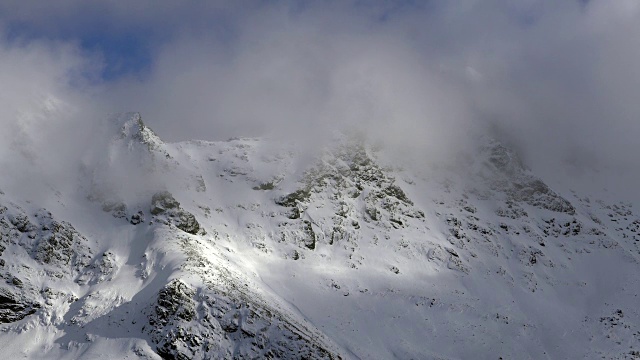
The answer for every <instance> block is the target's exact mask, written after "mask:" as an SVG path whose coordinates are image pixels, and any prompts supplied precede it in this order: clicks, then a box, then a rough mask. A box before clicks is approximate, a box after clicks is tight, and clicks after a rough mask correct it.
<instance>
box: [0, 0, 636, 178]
mask: <svg viewBox="0 0 640 360" xmlns="http://www.w3.org/2000/svg"><path fill="white" fill-rule="evenodd" d="M46 4H47V5H43V4H40V5H37V6H36V5H28V4H24V3H23V2H18V1H5V2H3V3H2V4H0V13H1V14H4V15H2V16H0V22H1V23H2V24H3V26H2V27H3V28H4V29H5V31H4V33H3V36H2V44H1V45H0V78H1V79H2V83H3V86H2V96H0V126H1V128H2V129H3V131H2V133H1V134H0V140H1V144H2V145H0V164H2V166H3V167H5V166H6V167H5V169H10V172H11V173H12V174H15V175H11V178H12V179H13V180H14V181H17V182H24V181H25V179H28V178H29V177H30V176H33V175H34V174H38V173H42V174H45V176H46V177H51V178H52V179H55V180H52V181H53V182H56V183H59V182H65V181H70V180H69V179H67V178H66V177H67V176H69V175H68V174H69V173H70V172H69V169H72V168H73V167H74V166H75V165H76V164H77V163H78V161H79V159H80V158H81V157H82V154H83V153H85V152H86V151H87V150H86V149H87V148H88V147H92V146H94V144H95V143H96V142H99V141H98V139H95V138H93V137H92V135H87V134H94V135H95V136H96V137H98V138H100V137H102V136H103V135H100V134H99V131H98V129H100V128H101V125H100V124H101V122H104V121H105V119H106V118H107V117H108V116H109V114H111V113H116V112H125V111H139V112H141V113H142V115H143V118H144V120H145V122H146V123H147V124H148V125H150V127H151V128H153V129H154V130H155V131H156V132H157V133H158V134H159V135H160V136H161V137H162V138H164V139H166V140H168V141H177V140H187V139H193V138H200V139H207V140H221V139H226V138H228V137H231V136H261V135H270V136H279V137H282V138H283V139H288V138H297V139H309V141H307V142H311V141H320V140H321V139H323V138H326V137H327V136H329V134H330V133H331V131H332V130H333V129H335V128H336V127H342V126H346V127H350V128H357V129H364V130H366V132H367V133H368V134H369V136H371V137H372V138H376V139H377V138H380V139H383V140H384V141H385V142H386V143H387V144H388V146H389V147H392V148H393V147H400V148H407V149H410V150H412V151H416V152H419V153H422V154H424V156H425V157H426V158H436V159H437V158H443V157H445V156H447V155H448V154H451V152H453V151H456V150H458V149H460V148H461V147H464V146H465V145H466V144H467V143H469V141H470V139H471V137H472V135H473V134H476V133H478V132H484V131H490V132H491V133H492V134H493V135H494V136H497V137H499V138H500V139H501V140H502V141H505V142H507V143H509V144H510V145H511V146H514V147H515V148H517V150H518V151H519V152H520V153H521V154H522V155H523V157H524V158H525V161H526V162H527V164H529V166H531V167H532V168H534V169H535V170H536V171H540V172H541V173H546V174H553V173H556V172H564V171H566V170H569V173H570V174H572V175H573V176H586V175H585V174H589V172H590V171H591V169H592V168H595V169H597V170H600V171H601V172H604V173H606V174H607V176H606V177H605V178H606V179H607V182H610V183H609V184H603V186H612V187H621V186H622V187H624V186H628V187H629V188H631V187H632V186H633V184H635V183H636V181H637V180H638V179H640V174H639V171H638V169H640V160H639V159H638V157H637V156H636V154H637V153H639V152H640V142H639V141H637V137H638V135H640V121H639V120H640V103H639V102H638V101H637V100H636V99H635V98H636V97H637V94H638V93H640V68H638V66H637V64H638V63H640V36H637V35H640V4H639V3H637V2H635V1H632V0H623V1H616V2H607V1H604V0H592V1H575V2H562V4H559V3H557V2H552V1H525V2H518V4H517V5H514V4H512V3H510V2H507V1H463V2H456V3H455V4H453V3H450V2H441V1H435V2H430V3H428V4H427V5H415V4H411V3H410V2H386V1H380V2H375V3H372V4H370V5H363V4H362V3H360V2H352V3H346V2H332V3H320V2H314V1H308V2H307V1H300V2H288V3H285V2H269V3H264V2H255V3H253V4H252V5H251V6H244V7H242V6H239V5H234V6H228V5H226V4H223V3H221V2H220V3H210V4H209V5H185V6H182V7H179V8H178V7H175V6H174V5H171V2H168V1H166V2H162V1H161V2H159V4H158V5H157V6H156V5H155V4H156V2H154V3H153V4H154V6H153V7H151V6H150V4H151V3H150V2H149V3H147V4H146V5H145V2H140V3H137V4H136V5H135V6H126V7H125V6H124V5H118V4H112V3H107V2H93V3H91V4H85V3H84V2H80V1H75V0H67V1H62V0H61V1H51V2H47V3H46ZM54 15H59V16H58V17H56V16H54ZM53 19H59V20H53ZM87 19H93V20H94V21H88V20H87ZM16 24H20V26H16ZM92 24H101V25H105V26H107V29H108V30H109V31H114V32H118V31H121V32H125V33H126V32H127V31H132V32H142V33H145V34H148V37H147V38H148V40H149V48H150V53H151V57H152V62H151V64H150V66H149V68H148V69H147V70H146V71H145V72H143V73H141V74H129V75H125V76H122V77H119V78H117V79H110V80H105V79H101V78H100V76H99V73H100V69H101V68H102V67H103V66H104V58H105V56H104V54H100V53H99V52H95V51H86V49H82V47H81V46H80V43H79V41H78V40H77V39H76V38H74V34H75V33H76V32H80V31H82V30H83V29H86V28H87V27H91V26H92ZM16 29H17V30H16ZM21 29H27V30H29V29H31V30H33V29H36V30H38V31H41V32H46V33H48V34H50V35H49V36H46V37H45V36H31V35H29V34H28V33H29V31H27V30H24V32H21ZM36 32H37V31H36ZM487 129H489V130H487ZM52 149H55V151H51V150H52ZM25 164H32V165H35V166H33V167H29V166H24V165H25ZM18 174H26V175H18Z"/></svg>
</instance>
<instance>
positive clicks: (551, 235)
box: [0, 114, 640, 359]
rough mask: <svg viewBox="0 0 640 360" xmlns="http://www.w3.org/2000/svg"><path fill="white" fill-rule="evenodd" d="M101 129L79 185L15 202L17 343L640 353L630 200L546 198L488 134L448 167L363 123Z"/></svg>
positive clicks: (413, 352)
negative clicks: (284, 131) (289, 132)
mask: <svg viewBox="0 0 640 360" xmlns="http://www.w3.org/2000/svg"><path fill="white" fill-rule="evenodd" d="M107 127H109V128H111V130H110V133H109V134H110V135H109V136H108V138H107V139H106V148H104V149H101V150H100V151H95V152H94V153H90V154H89V155H87V157H86V159H85V161H83V164H79V167H78V169H79V170H78V178H79V180H78V186H77V188H76V189H77V192H76V193H74V194H65V193H55V190H56V189H54V190H52V191H53V192H54V193H55V196H54V197H55V198H56V199H57V201H47V203H46V205H47V207H48V208H47V209H41V207H42V206H43V205H42V204H39V203H38V202H37V200H33V199H32V200H27V199H20V198H14V197H13V195H12V194H11V193H8V192H7V193H0V253H1V254H0V267H1V269H2V271H1V272H0V274H1V275H2V277H3V279H4V280H5V282H4V283H3V284H2V285H0V323H1V324H0V330H1V332H0V346H1V347H2V349H3V354H7V356H14V357H17V358H25V357H26V358H34V359H40V358H68V359H77V358H87V359H94V358H105V359H112V358H138V357H140V358H149V359H156V358H166V359H192V358H195V359H210V358H214V359H215V358H238V359H240V358H292V359H294V358H313V359H338V358H343V359H358V358H361V359H393V358H399V359H456V358H494V359H498V358H500V357H502V358H518V359H527V358H531V359H539V358H549V359H556V358H576V359H577V358H595V357H604V358H634V357H636V358H637V357H640V352H639V351H640V318H639V316H640V314H639V313H638V306H637V305H638V304H639V303H640V302H639V300H638V297H637V295H638V292H639V291H640V284H638V279H637V274H638V273H639V272H638V270H640V264H639V262H638V260H639V259H640V249H639V246H640V216H638V215H636V213H634V207H633V204H630V203H620V202H618V203H612V202H611V201H610V200H608V199H598V198H593V197H592V196H590V194H577V193H573V192H571V191H569V192H567V193H564V192H561V191H559V190H556V189H551V188H550V187H549V186H548V185H546V184H545V182H544V181H543V179H539V178H538V177H536V176H535V174H532V173H531V172H530V171H529V170H527V169H526V168H525V166H524V165H523V164H522V162H521V161H520V160H519V159H518V156H517V154H515V153H514V152H512V151H510V150H509V149H507V148H506V147H504V146H503V145H501V144H500V143H498V142H496V141H494V140H489V139H487V140H484V141H482V144H483V145H482V146H481V147H480V148H478V149H477V151H476V152H475V153H474V154H473V155H471V156H468V157H464V158H462V160H460V161H458V162H457V163H456V164H444V165H441V166H439V167H434V166H423V164H418V163H415V160H413V161H414V162H413V163H412V162H411V161H409V160H406V161H401V160H399V159H394V161H393V162H392V161H389V160H384V159H386V156H385V150H383V149H382V150H381V149H374V148H371V147H370V146H369V145H368V144H367V143H366V142H365V141H363V140H361V139H359V137H358V136H344V135H340V136H336V138H335V140H334V141H333V142H332V143H331V144H328V145H327V146H326V148H325V149H324V150H323V151H322V153H319V154H316V157H313V158H312V159H311V160H309V159H308V157H307V156H306V155H307V154H305V155H304V156H303V155H302V154H300V153H298V152H296V147H295V146H294V145H293V144H282V143H279V142H274V141H270V140H268V139H244V138H243V139H231V140H229V141H226V142H205V141H189V142H180V143H166V142H163V141H162V140H161V139H160V138H159V137H158V136H157V135H156V134H154V133H153V131H152V130H151V129H149V128H148V127H146V126H145V125H144V123H143V122H142V119H141V118H140V115H139V114H125V115H121V116H116V117H114V118H113V119H111V120H110V122H109V125H108V126H107ZM0 188H1V186H0Z"/></svg>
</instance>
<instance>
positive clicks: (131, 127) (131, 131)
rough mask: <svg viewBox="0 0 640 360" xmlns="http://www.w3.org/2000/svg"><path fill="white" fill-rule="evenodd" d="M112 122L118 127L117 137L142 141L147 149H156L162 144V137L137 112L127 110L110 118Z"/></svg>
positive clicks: (131, 140)
mask: <svg viewBox="0 0 640 360" xmlns="http://www.w3.org/2000/svg"><path fill="white" fill-rule="evenodd" d="M111 121H112V123H113V124H115V125H116V126H117V127H118V130H117V131H118V139H122V140H125V141H126V140H128V143H129V144H131V143H132V142H137V143H142V144H145V145H146V146H147V148H148V149H149V150H157V149H159V148H160V146H162V145H163V144H164V142H163V141H162V139H160V137H159V136H158V135H156V133H155V132H154V131H153V130H151V128H149V127H148V126H146V125H145V124H144V122H143V121H142V115H140V113H139V112H127V113H122V114H118V115H115V116H114V117H112V118H111Z"/></svg>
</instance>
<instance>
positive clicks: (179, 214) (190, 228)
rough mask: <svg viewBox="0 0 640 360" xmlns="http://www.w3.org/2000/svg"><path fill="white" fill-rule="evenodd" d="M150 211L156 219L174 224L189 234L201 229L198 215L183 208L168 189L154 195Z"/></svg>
mask: <svg viewBox="0 0 640 360" xmlns="http://www.w3.org/2000/svg"><path fill="white" fill-rule="evenodd" d="M150 212H151V214H152V215H154V216H155V218H156V219H158V220H160V221H164V222H166V223H168V224H173V225H175V227H177V228H178V229H180V230H182V231H184V232H187V233H189V234H193V235H196V234H198V232H199V231H200V224H199V223H198V221H197V220H196V217H195V216H193V214H191V213H189V212H188V211H186V210H184V209H182V208H181V207H180V203H179V202H178V201H176V199H174V197H173V195H171V193H170V192H168V191H162V192H159V193H156V194H154V195H153V197H152V199H151V209H150Z"/></svg>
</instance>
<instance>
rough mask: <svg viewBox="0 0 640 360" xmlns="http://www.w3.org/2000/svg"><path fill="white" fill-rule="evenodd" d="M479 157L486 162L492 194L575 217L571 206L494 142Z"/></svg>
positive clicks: (515, 156)
mask: <svg viewBox="0 0 640 360" xmlns="http://www.w3.org/2000/svg"><path fill="white" fill-rule="evenodd" d="M481 156H482V157H486V158H487V159H488V166H489V168H490V170H491V173H492V174H491V175H486V174H485V175H484V176H486V177H488V178H489V179H490V181H491V183H492V184H491V187H492V189H493V190H497V191H503V192H505V193H506V194H507V195H508V196H509V199H510V200H511V201H512V202H516V203H527V204H529V205H531V206H535V207H538V208H542V209H547V210H551V211H555V212H562V213H567V214H569V215H573V214H575V211H576V210H575V208H574V207H573V205H571V203H570V202H569V201H568V200H566V199H564V198H563V197H562V196H560V195H558V194H557V193H556V192H554V191H553V190H551V189H550V188H549V186H547V185H546V184H545V183H544V182H543V181H542V180H540V179H538V178H537V177H535V176H533V175H532V174H531V173H530V172H529V171H528V170H526V169H525V167H524V166H523V165H522V161H521V160H520V159H519V157H518V155H517V154H516V153H515V152H514V151H512V150H510V149H508V148H506V147H504V146H503V145H502V144H500V143H498V142H497V141H495V140H490V141H489V143H488V144H487V145H486V146H485V147H484V148H483V150H482V153H481Z"/></svg>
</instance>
